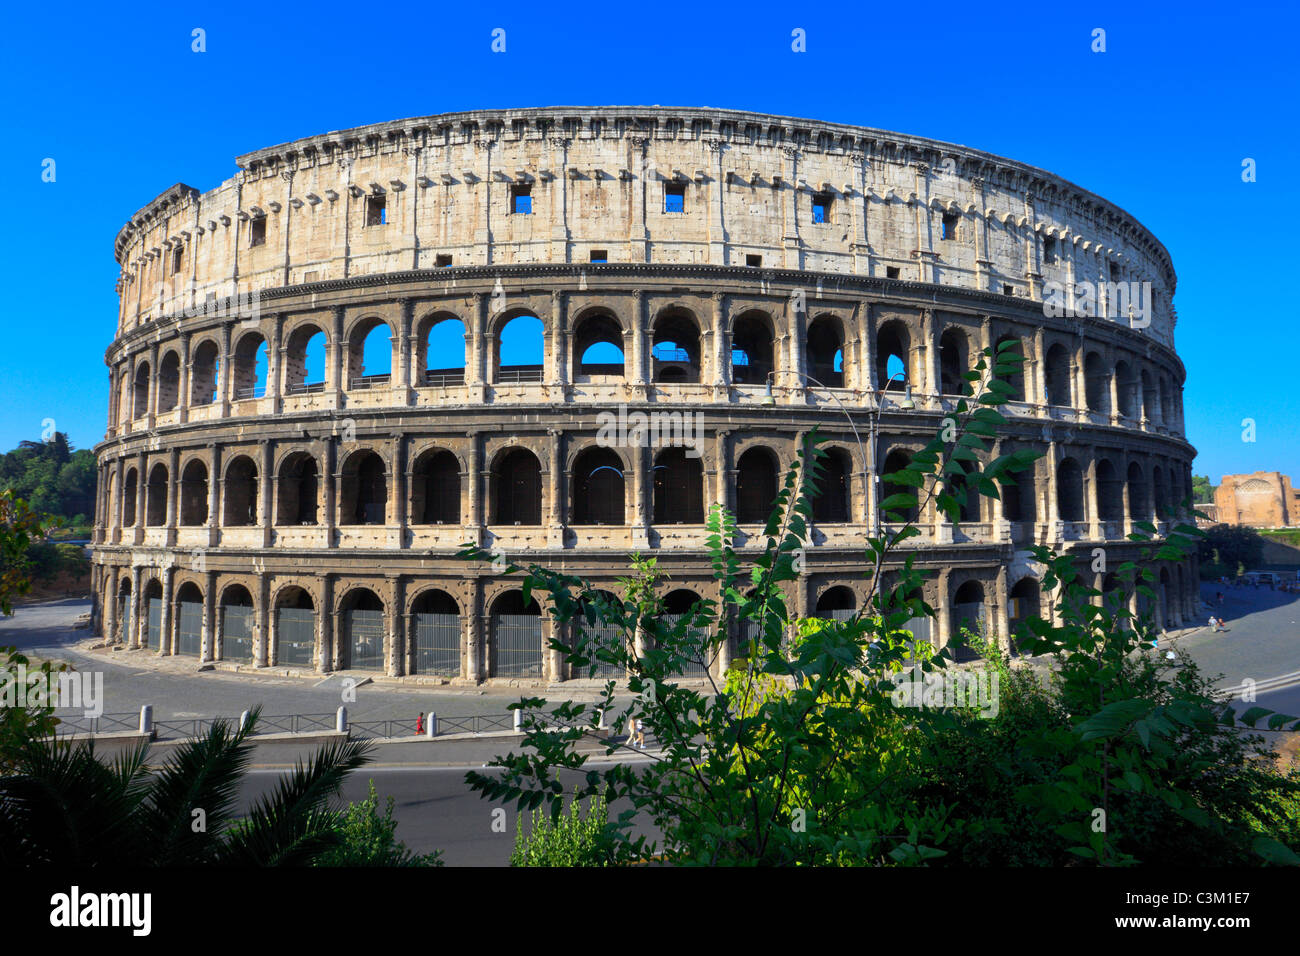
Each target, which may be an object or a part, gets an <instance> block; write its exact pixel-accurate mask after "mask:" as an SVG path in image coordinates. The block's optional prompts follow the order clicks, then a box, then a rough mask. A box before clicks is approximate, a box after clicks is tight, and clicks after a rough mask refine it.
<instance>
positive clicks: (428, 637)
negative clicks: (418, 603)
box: [415, 613, 460, 677]
mask: <svg viewBox="0 0 1300 956" xmlns="http://www.w3.org/2000/svg"><path fill="white" fill-rule="evenodd" d="M415 672H416V673H417V674H438V675H441V676H444V677H457V676H459V675H460V615H459V614H424V613H417V614H416V615H415Z"/></svg>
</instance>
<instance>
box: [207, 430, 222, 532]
mask: <svg viewBox="0 0 1300 956" xmlns="http://www.w3.org/2000/svg"><path fill="white" fill-rule="evenodd" d="M208 455H209V456H210V461H209V471H208V547H210V548H215V547H216V546H217V542H219V541H220V540H221V495H220V493H219V491H220V487H221V446H220V445H215V444H214V445H209V446H208Z"/></svg>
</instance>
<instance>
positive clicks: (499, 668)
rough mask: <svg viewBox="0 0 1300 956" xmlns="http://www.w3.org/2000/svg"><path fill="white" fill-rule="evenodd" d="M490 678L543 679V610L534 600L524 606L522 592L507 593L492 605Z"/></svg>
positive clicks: (529, 600)
mask: <svg viewBox="0 0 1300 956" xmlns="http://www.w3.org/2000/svg"><path fill="white" fill-rule="evenodd" d="M491 621H492V644H491V654H490V658H489V659H490V663H491V667H490V669H489V673H490V676H492V677H514V678H540V677H541V676H542V611H541V608H540V607H538V605H537V600H536V599H535V598H532V597H530V598H529V599H528V603H527V604H525V603H524V594H523V592H522V591H507V592H506V593H505V594H502V595H501V596H500V597H498V598H497V599H496V600H495V601H494V602H492V615H491Z"/></svg>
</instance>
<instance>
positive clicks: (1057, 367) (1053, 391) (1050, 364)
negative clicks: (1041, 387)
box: [1043, 342, 1074, 408]
mask: <svg viewBox="0 0 1300 956" xmlns="http://www.w3.org/2000/svg"><path fill="white" fill-rule="evenodd" d="M1043 364H1044V374H1045V376H1046V379H1047V383H1046V384H1047V404H1048V405H1057V406H1060V407H1061V408H1069V407H1071V406H1072V405H1073V404H1074V388H1073V386H1072V384H1071V379H1072V371H1071V368H1072V360H1071V358H1070V350H1069V349H1067V348H1066V347H1065V346H1064V345H1062V344H1061V343H1060V342H1056V343H1054V344H1053V345H1052V346H1051V348H1049V349H1048V350H1047V357H1046V359H1045V360H1044V363H1043Z"/></svg>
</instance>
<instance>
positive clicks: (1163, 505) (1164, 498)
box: [1151, 465, 1169, 519]
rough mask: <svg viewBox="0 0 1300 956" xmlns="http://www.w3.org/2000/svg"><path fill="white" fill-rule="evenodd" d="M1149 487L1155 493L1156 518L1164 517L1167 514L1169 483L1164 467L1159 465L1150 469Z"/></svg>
mask: <svg viewBox="0 0 1300 956" xmlns="http://www.w3.org/2000/svg"><path fill="white" fill-rule="evenodd" d="M1151 487H1152V490H1153V492H1154V494H1155V506H1156V518H1157V519H1160V518H1164V517H1166V516H1167V515H1168V514H1169V485H1168V484H1167V483H1166V480H1165V472H1164V469H1163V468H1161V467H1160V466H1159V465H1156V466H1155V467H1154V468H1152V469H1151Z"/></svg>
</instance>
